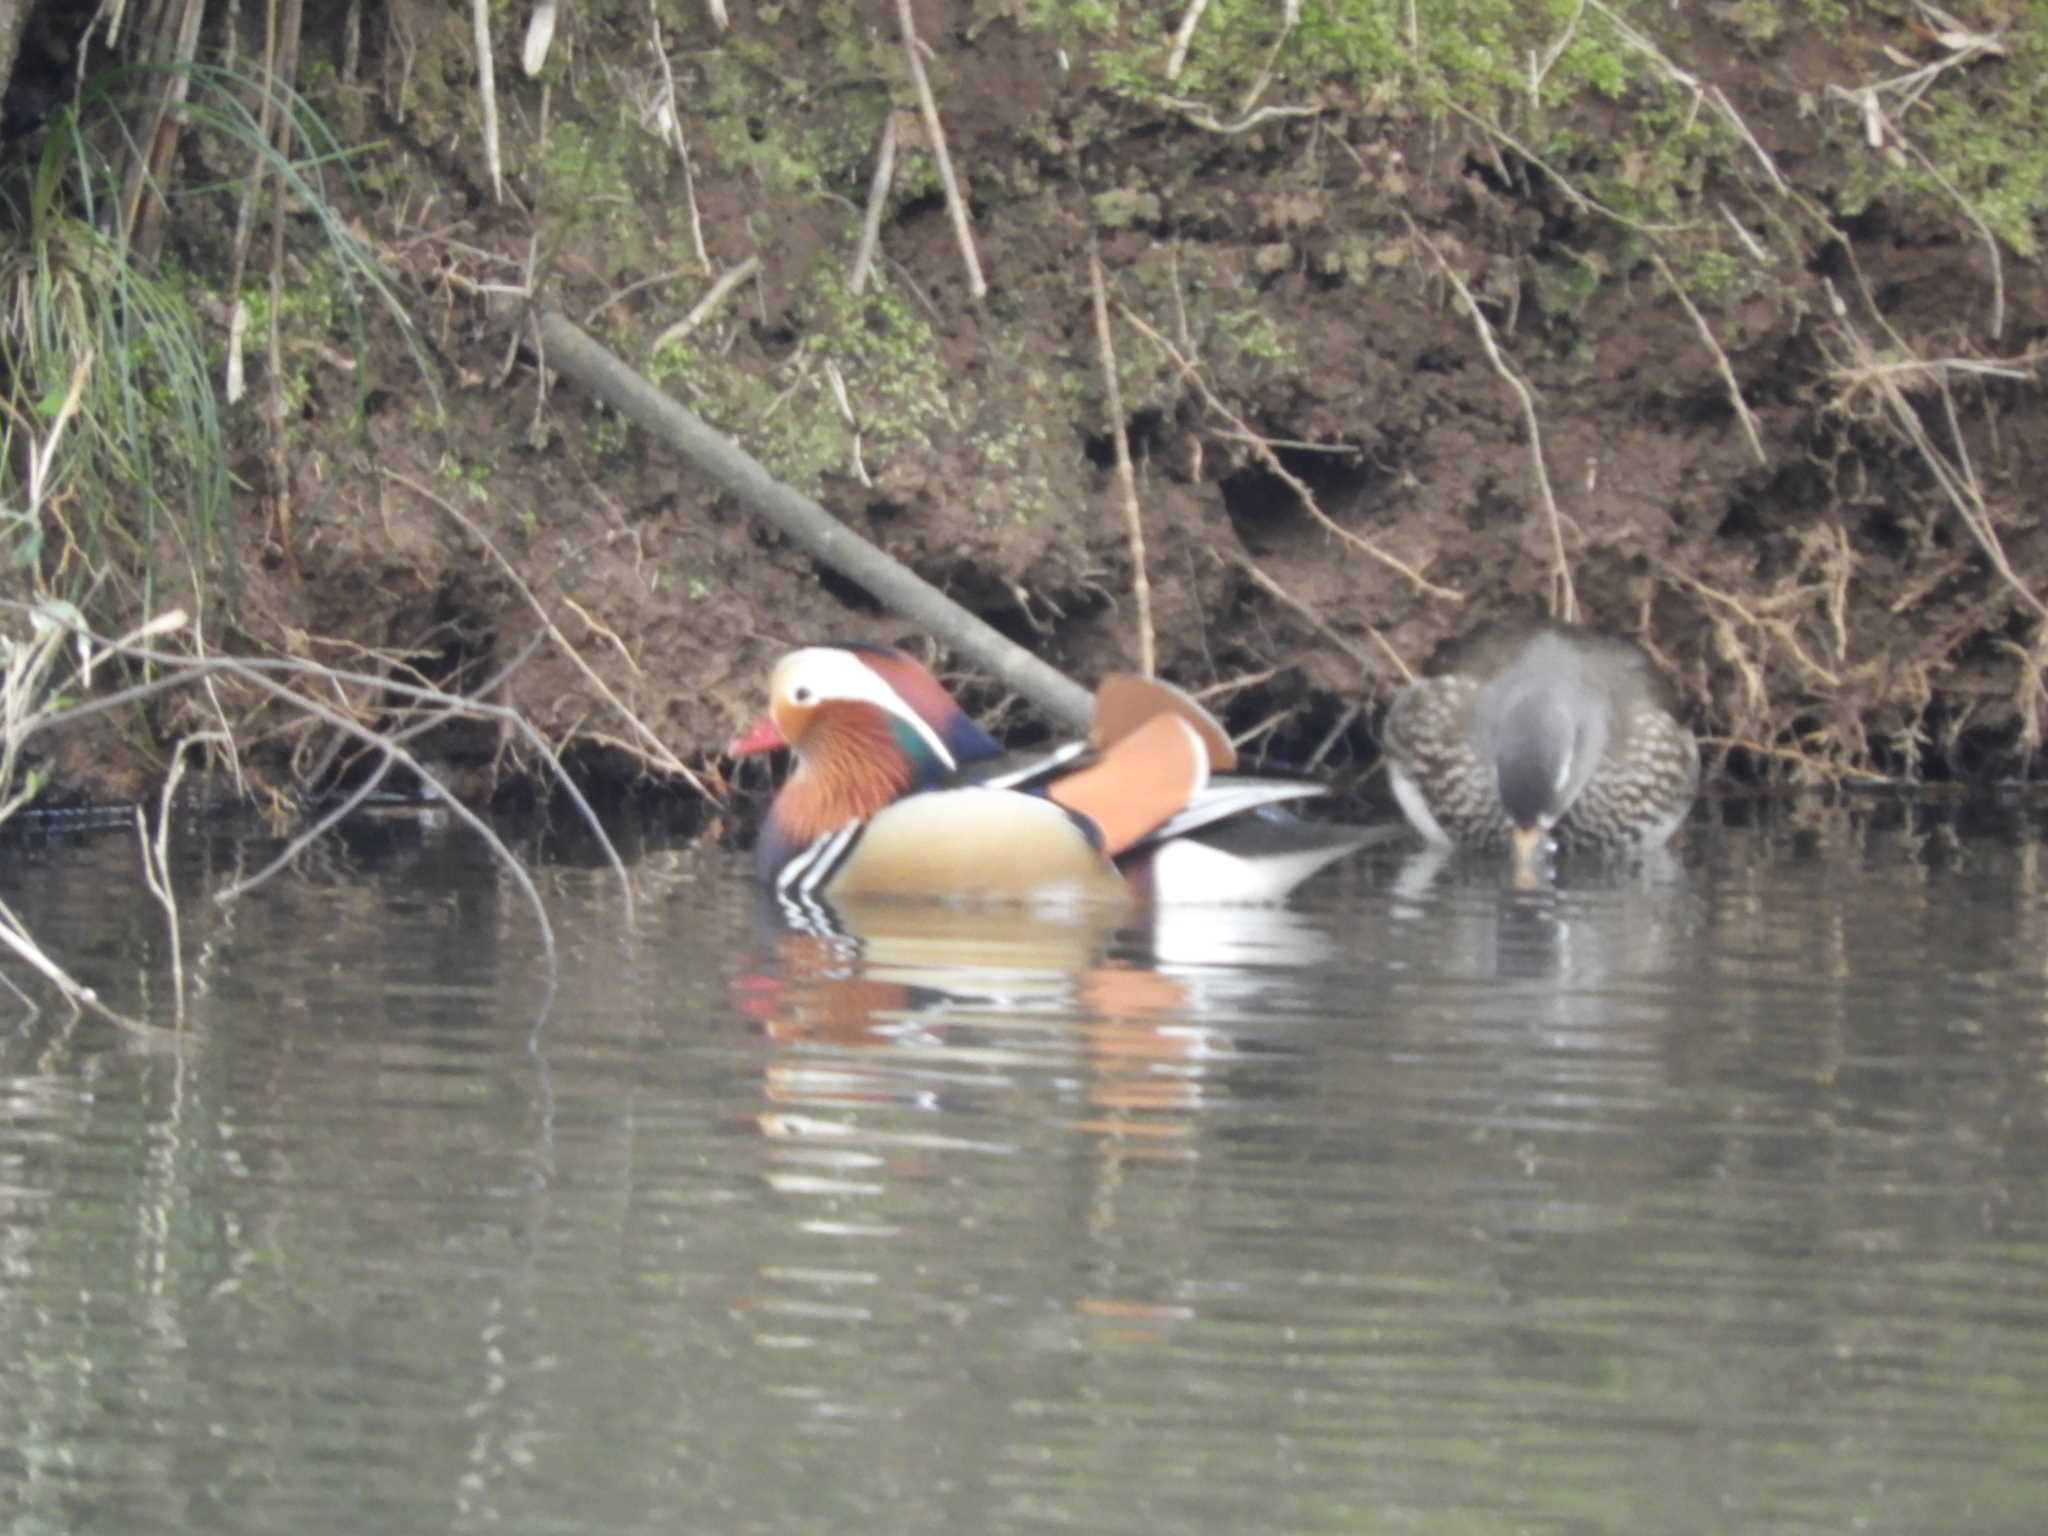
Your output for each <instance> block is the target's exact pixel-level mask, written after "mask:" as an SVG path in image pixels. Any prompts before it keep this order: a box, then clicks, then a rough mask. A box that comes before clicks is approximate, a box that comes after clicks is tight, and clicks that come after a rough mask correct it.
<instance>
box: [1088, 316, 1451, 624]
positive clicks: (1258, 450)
mask: <svg viewBox="0 0 2048 1536" xmlns="http://www.w3.org/2000/svg"><path fill="white" fill-rule="evenodd" d="M1116 309H1117V313H1118V314H1120V315H1122V316H1123V317H1124V319H1125V320H1127V321H1129V322H1130V323H1131V325H1132V326H1134V327H1136V329H1137V330H1138V332H1139V333H1140V334H1141V335H1143V336H1144V337H1145V339H1146V340H1147V341H1149V342H1151V343H1152V345H1154V346H1155V347H1157V348H1159V350H1160V351H1162V352H1164V353H1165V354H1166V356H1167V359H1168V360H1169V361H1170V362H1171V363H1172V364H1173V365H1174V367H1175V368H1176V369H1177V370H1179V372H1180V375H1181V377H1182V378H1184V379H1186V380H1187V382H1188V383H1190V384H1192V385H1193V386H1194V388H1195V390H1196V392H1197V393H1198V394H1200V395H1201V397H1202V402H1203V404H1205V405H1206V406H1208V408H1209V409H1210V410H1212V411H1214V412H1215V413H1216V414H1217V415H1218V416H1221V417H1222V418H1223V419H1224V420H1225V421H1227V422H1229V423H1230V425H1231V427H1232V429H1233V430H1234V431H1235V432H1236V433H1237V434H1238V436H1239V437H1240V438H1241V439H1242V441H1244V442H1245V443H1246V444H1248V445H1249V446H1250V447H1251V450H1252V452H1253V454H1254V455H1255V456H1256V457H1257V458H1258V460H1259V462H1260V463H1261V464H1263V465H1265V466H1266V468H1267V469H1268V470H1269V471H1271V472H1272V474H1273V475H1274V476H1275V477H1277V478H1278V479H1279V480H1280V481H1281V483H1282V484H1284V485H1285V486H1286V487H1287V488H1288V489H1289V490H1291V491H1292V492H1294V494H1295V497H1296V498H1297V499H1298V500H1299V501H1300V502H1301V505H1302V507H1303V508H1304V509H1305V510H1306V511H1307V512H1308V514H1309V516H1310V517H1312V518H1314V519H1315V520H1316V522H1317V523H1319V524H1320V525H1321V526H1322V527H1323V529H1324V530H1325V531H1327V532H1329V533H1331V534H1334V535H1335V536H1336V537H1337V538H1338V539H1341V540H1342V541H1343V542H1344V543H1346V544H1349V545H1350V546H1352V548H1354V549H1356V550H1358V551H1359V553H1361V554H1363V555H1365V556H1367V557H1368V558H1370V559H1373V560H1377V561H1378V562H1379V563H1380V564H1381V565H1384V566H1385V567H1387V569H1389V570H1391V571H1395V572H1398V573H1399V574H1400V575H1401V576H1403V577H1404V578H1406V579H1407V581H1408V582H1409V583H1410V584H1411V585H1412V586H1413V587H1414V588H1415V590H1416V591H1418V592H1424V593H1427V594H1428V595H1429V596H1431V597H1434V598H1439V599H1441V600H1443V601H1445V602H1451V603H1460V602H1463V601H1464V600H1465V597H1464V594H1463V593H1462V592H1457V591H1454V590H1453V589H1451V588H1450V587H1444V586H1439V585H1437V583H1435V582H1433V581H1431V580H1430V579H1429V578H1428V577H1427V576H1424V575H1423V574H1422V572H1420V571H1418V570H1416V569H1415V567H1414V566H1412V565H1410V564H1408V562H1407V561H1405V560H1402V559H1401V558H1399V557H1398V556H1395V555H1390V554H1388V553H1387V552H1386V551H1385V550H1383V549H1381V548H1380V547H1379V546H1378V545H1377V544H1374V543H1373V542H1372V541H1371V540H1370V539H1364V538H1360V537H1359V536H1358V535H1357V534H1355V533H1353V532H1352V531H1351V530H1350V529H1348V528H1345V527H1342V526H1340V525H1339V524H1338V523H1337V522H1336V521H1335V520H1334V519H1333V518H1332V517H1331V516H1330V515H1329V514H1328V513H1327V512H1325V511H1324V510H1323V509H1322V508H1321V507H1320V506H1318V505H1317V504H1316V498H1315V493H1314V492H1313V491H1311V490H1310V489H1309V488H1308V486H1307V485H1306V484H1305V483H1304V482H1303V481H1302V480H1301V478H1300V477H1299V476H1297V475H1294V474H1292V473H1290V472H1289V470H1288V469H1287V466H1286V465H1284V464H1282V463H1281V462H1280V456H1279V455H1278V454H1277V453H1275V452H1274V451H1273V448H1272V444H1271V442H1270V441H1269V440H1268V439H1266V438H1264V437H1261V436H1260V435H1259V434H1258V433H1256V432H1254V431H1253V430H1252V429H1251V427H1250V426H1249V425H1247V424H1246V422H1245V420H1244V418H1243V417H1241V416H1239V415H1238V414H1237V413H1236V412H1235V411H1233V410H1231V409H1230V407H1229V406H1227V405H1225V404H1224V403H1223V402H1222V400H1221V399H1219V398H1218V397H1217V395H1216V392H1215V391H1214V390H1212V389H1210V388H1209V385H1208V381H1207V380H1205V379H1204V378H1203V377H1202V374H1201V370H1200V369H1199V368H1197V367H1196V366H1195V365H1194V364H1193V363H1191V362H1189V361H1188V359H1187V358H1186V357H1185V356H1184V355H1183V354H1182V353H1181V351H1180V349H1179V348H1178V347H1176V346H1175V345H1174V344H1173V343H1172V342H1170V341H1168V340H1167V339H1166V338H1165V337H1164V336H1162V335H1160V334H1159V332H1158V331H1156V330H1154V329H1153V328H1152V327H1151V326H1150V325H1148V324H1146V322H1145V320H1144V319H1143V318H1142V317H1141V316H1139V315H1138V314H1137V313H1136V312H1135V311H1133V310H1132V309H1131V307H1130V306H1129V305H1128V304H1125V303H1122V302H1121V301H1119V302H1118V304H1117V306H1116Z"/></svg>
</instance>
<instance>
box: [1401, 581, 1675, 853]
mask: <svg viewBox="0 0 2048 1536" xmlns="http://www.w3.org/2000/svg"><path fill="white" fill-rule="evenodd" d="M1675 704H1676V701H1675V698H1674V695H1673V692H1672V689H1671V687H1670V685H1669V684H1668V683H1667V682H1666V681H1665V679H1664V677H1663V675H1662V674H1661V673H1660V672H1658V671H1657V669H1656V668H1655V667H1654V666H1653V665H1652V664H1651V661H1650V658H1649V656H1648V655H1647V654H1646V653H1645V652H1644V651H1643V649H1642V647H1640V646H1638V645H1636V644H1635V643H1634V642H1633V641H1629V640H1624V639H1621V638H1619V637H1617V636H1613V635H1603V634H1599V633H1597V632H1595V631H1593V630H1588V629H1581V628H1579V627H1577V626H1575V625H1569V624H1560V623H1555V622H1552V621H1549V620H1518V621H1512V622H1508V623H1502V624H1497V625H1493V626H1491V627H1488V628H1485V629H1482V630H1479V631H1477V632H1475V633H1474V634H1472V635H1470V636H1468V637H1467V638H1466V639H1464V640H1462V641H1460V642H1459V643H1458V645H1457V646H1456V647H1455V648H1454V650H1453V651H1452V652H1451V654H1449V655H1448V656H1447V657H1445V658H1444V659H1443V661H1442V663H1441V664H1440V665H1439V666H1438V667H1437V669H1436V670H1435V671H1434V672H1433V674H1432V675H1431V676H1428V677H1423V678H1419V679H1417V680H1416V681H1414V682H1412V683H1410V684H1408V685H1407V686H1406V687H1405V688H1403V689H1402V690H1401V691H1400V692H1399V693H1398V694H1396V695H1395V697H1394V702H1393V704H1392V706H1391V707H1390V708H1389V709H1388V711H1387V718H1386V724H1385V726H1384V727H1383V728H1382V730H1381V740H1382V745H1383V746H1384V748H1385V751H1386V758H1387V768H1388V773H1389V776H1390V778H1391V779H1392V781H1393V788H1394V798H1395V799H1396V800H1398V801H1399V802H1400V804H1401V810H1402V813H1403V814H1404V815H1406V816H1407V818H1408V820H1409V823H1410V824H1411V825H1412V826H1414V828H1415V829H1416V831H1418V832H1420V833H1421V834H1422V835H1423V836H1424V837H1425V838H1427V839H1428V840H1429V841H1430V842H1432V843H1436V844H1441V845H1449V846H1458V847H1466V848H1496V847H1502V846H1506V847H1509V848H1511V849H1512V850H1513V851H1514V854H1515V857H1516V859H1517V861H1518V862H1519V863H1523V864H1527V863H1528V862H1530V861H1531V860H1533V859H1535V858H1536V857H1538V856H1539V855H1540V854H1541V853H1542V852H1543V851H1544V850H1545V849H1547V848H1548V847H1550V846H1552V845H1553V840H1554V845H1555V846H1558V847H1561V848H1563V849H1566V850H1569V851H1579V852H1591V853H1598V854H1607V855H1612V854H1625V853H1629V852H1641V851H1647V850H1649V849H1653V848H1658V847H1661V846H1662V845H1663V844H1664V843H1665V842H1666V841H1667V840H1668V839H1669V838H1670V836H1671V834H1672V833H1673V832H1674V831H1676V830H1677V828H1678V825H1679V823H1680V822H1682V821H1684V820H1685V816H1686V812H1687V811H1689V810H1690V809H1691V807H1692V801H1693V794H1694V792H1695V791H1696V790H1697V789H1698V787H1699V778H1700V760H1699V749H1698V747H1697V746H1696V745H1695V743H1694V741H1693V735H1692V732H1691V731H1690V730H1688V729H1686V727H1685V726H1684V725H1683V724H1681V723H1680V721H1679V719H1678V717H1677V715H1676V713H1674V710H1675Z"/></svg>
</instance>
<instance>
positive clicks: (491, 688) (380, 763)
mask: <svg viewBox="0 0 2048 1536" xmlns="http://www.w3.org/2000/svg"><path fill="white" fill-rule="evenodd" d="M546 638H547V636H546V635H545V634H543V633H541V632H540V631H538V630H536V631H535V632H534V633H533V634H532V635H531V636H530V637H529V638H528V639H527V642H526V644H525V645H523V646H521V647H520V648H519V651H518V654H517V655H515V656H513V657H512V659H511V660H510V661H508V662H506V663H505V665H504V666H502V667H500V668H499V669H498V670H497V671H496V672H495V673H493V674H492V675H491V677H490V678H489V679H488V680H486V681H485V682H484V684H483V685H482V686H481V687H480V688H478V689H477V690H476V697H478V698H487V697H489V696H490V695H491V694H492V693H494V692H495V691H496V690H497V689H498V688H499V687H500V686H501V685H502V684H503V683H504V681H505V680H506V679H507V678H509V677H510V676H511V675H512V674H513V673H515V672H517V671H518V670H519V669H520V668H521V667H522V666H524V665H525V664H526V660H527V658H528V657H529V656H531V655H532V654H533V653H534V652H535V651H537V650H539V649H540V645H541V642H542V641H543V640H545V639H546ZM472 702H473V701H472V700H470V699H463V700H461V701H460V706H461V707H459V708H458V707H457V706H456V705H455V704H453V703H451V704H450V706H449V707H448V708H446V709H442V710H438V711H436V712H435V713H433V714H430V715H427V716H425V717H424V718H423V719H419V720H415V721H413V722H412V724H410V725H407V726H405V727H403V728H401V729H399V730H396V731H393V732H392V733H391V739H392V740H393V741H409V740H411V739H412V738H413V737H415V736H421V735H424V734H425V733H426V732H428V731H431V730H433V729H434V728H435V727H437V726H439V725H441V724H443V723H444V722H446V721H448V720H450V719H452V718H454V717H456V716H457V715H460V714H466V713H469V712H470V709H469V706H470V705H471V704H472ZM339 739H340V738H338V737H337V738H336V740H337V742H338V741H339ZM396 761H397V760H396V759H395V758H393V757H391V756H390V755H389V754H386V755H384V756H382V757H380V758H378V760H377V764H376V766H375V767H373V768H372V769H371V770H370V772H369V774H368V775H367V776H366V777H365V778H364V779H363V782H362V783H360V784H358V785H357V786H356V787H355V788H354V789H353V790H351V791H350V792H349V793H348V794H347V795H345V796H344V797H343V798H342V799H341V800H340V801H339V802H338V803H337V804H336V805H334V806H333V807H332V808H331V809H330V810H329V811H328V812H327V814H326V815H324V816H322V817H321V818H320V819H319V820H317V821H315V822H314V823H313V824H312V825H311V826H308V827H305V828H302V829H301V830H300V831H299V832H298V833H297V834H296V835H295V836H293V837H292V839H291V840H290V841H289V842H287V843H286V844H285V845H284V847H282V848H280V849H279V850H278V851H277V854H276V855H275V856H274V857H273V858H272V859H271V860H270V862H269V863H268V864H265V865H264V866H263V867H262V868H261V869H259V870H257V871H256V873H254V874H253V875H245V876H243V877H242V878H241V879H239V880H237V881H235V882H234V883H233V884H231V885H229V886H227V887H226V888H225V889H223V890H219V891H215V892H214V894H213V899H214V900H215V901H217V902H222V903H226V902H230V901H233V900H235V899H236V898H237V897H239V896H244V895H247V894H248V893H249V892H250V891H253V890H255V889H257V887H259V886H261V885H262V884H263V883H264V882H265V881H267V880H269V879H270V878H271V877H272V876H273V875H275V874H276V873H277V872H278V871H279V870H281V869H285V868H287V867H288V866H290V865H291V864H292V862H293V861H294V860H296V859H297V858H298V856H299V855H300V854H301V853H303V852H305V850H306V849H308V848H310V847H311V846H312V845H313V844H314V843H316V842H318V841H319V840H320V839H321V838H322V837H325V836H326V835H327V833H328V832H330V831H331V830H333V829H334V828H335V827H337V826H339V825H340V824H341V823H342V822H343V821H345V820H347V819H348V817H350V816H351V815H353V814H354V813H355V811H356V808H357V807H358V806H360V805H361V804H362V803H363V802H364V801H365V800H367V799H369V798H370V796H371V795H373V794H375V793H376V792H377V787H378V786H379V785H380V784H382V783H383V782H384V780H385V777H386V776H387V775H388V774H389V773H390V772H391V769H392V766H393V765H394V763H395V762H396ZM631 897H632V890H631V887H628V888H627V899H628V907H627V910H628V911H630V910H631Z"/></svg>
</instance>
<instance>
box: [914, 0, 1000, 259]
mask: <svg viewBox="0 0 2048 1536" xmlns="http://www.w3.org/2000/svg"><path fill="white" fill-rule="evenodd" d="M896 21H897V25H898V26H900V27H901V28H902V30H903V57H904V58H905V59H906V60H907V61H908V62H909V65H910V83H911V85H912V86H913V87H914V88H915V89H916V91H917V106H918V110H919V111H920V112H921V113H923V114H924V132H925V137H926V138H927V139H929V140H930V141H931V142H930V148H931V152H932V160H933V163H934V164H936V165H937V166H938V170H939V185H940V186H941V187H943V188H945V192H946V212H947V213H949V214H951V215H952V218H953V233H954V235H955V236H956V237H957V238H958V239H959V241H960V260H961V261H962V262H963V263H964V264H965V265H966V267H967V296H968V297H969V298H971V299H975V300H980V299H983V298H986V297H987V296H988V284H987V283H986V282H985V281H984V280H983V279H982V275H981V258H980V257H979V256H977V255H976V254H975V252H974V226H973V225H972V224H971V223H970V222H969V221H968V217H967V200H966V199H965V198H964V197H962V196H961V195H960V183H959V181H958V179H957V178H956V177H955V176H954V175H953V157H952V156H951V155H950V154H948V153H947V152H946V130H945V128H944V126H943V125H942V124H941V123H940V122H939V104H938V102H937V101H936V100H934V99H933V97H932V83H931V81H930V80H928V79H926V78H925V72H924V59H923V58H922V57H921V56H920V55H919V53H918V48H919V47H920V46H921V45H920V44H919V42H918V40H917V23H916V22H915V21H913V20H912V19H911V15H910V0H896Z"/></svg>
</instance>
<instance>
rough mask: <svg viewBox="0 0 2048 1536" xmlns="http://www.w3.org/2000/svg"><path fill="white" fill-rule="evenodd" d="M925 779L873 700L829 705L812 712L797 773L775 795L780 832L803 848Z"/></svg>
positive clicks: (775, 815) (774, 813)
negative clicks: (863, 702) (871, 701)
mask: <svg viewBox="0 0 2048 1536" xmlns="http://www.w3.org/2000/svg"><path fill="white" fill-rule="evenodd" d="M922 777H924V776H923V775H920V773H919V771H918V765H917V763H916V762H915V761H914V760H913V758H912V757H911V755H910V754H909V753H907V752H906V751H905V750H904V746H903V743H902V741H901V739H900V733H899V732H898V731H897V730H896V728H895V727H894V725H893V724H892V722H891V721H890V719H889V717H888V715H887V714H885V713H884V712H883V711H881V710H879V709H876V708H875V707H874V706H872V705H869V704H843V703H834V704H827V705H825V706H823V707H821V708H820V709H819V710H818V712H817V713H816V714H815V715H813V716H812V718H811V722H810V725H809V727H808V728H807V729H806V730H805V731H804V735H803V740H802V741H801V742H800V743H799V744H798V746H797V771H796V773H795V774H794V775H793V776H792V777H791V779H790V781H789V782H788V783H787V784H785V785H784V786H783V789H782V793H781V794H779V795H777V796H776V798H775V809H774V812H773V815H774V819H775V822H776V826H777V830H779V831H780V832H781V833H782V835H783V836H784V837H786V838H787V839H789V841H790V842H791V843H793V844H794V845H795V846H797V847H799V848H801V847H804V846H806V845H808V844H809V843H811V842H813V841H814V840H816V839H817V838H820V837H823V836H825V835H826V834H827V833H828V832H834V831H837V830H838V829H839V828H841V827H843V826H846V825H847V824H848V823H849V822H855V821H864V820H866V819H867V818H868V817H870V816H872V815H874V814H875V813H876V812H877V811H879V810H881V809H882V808H883V807H884V806H886V805H888V804H890V803H891V802H892V801H895V800H899V799H901V798H902V797H903V796H904V795H906V794H908V793H909V792H910V791H911V790H912V789H914V788H917V787H918V786H919V783H920V780H921V778H922Z"/></svg>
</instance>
